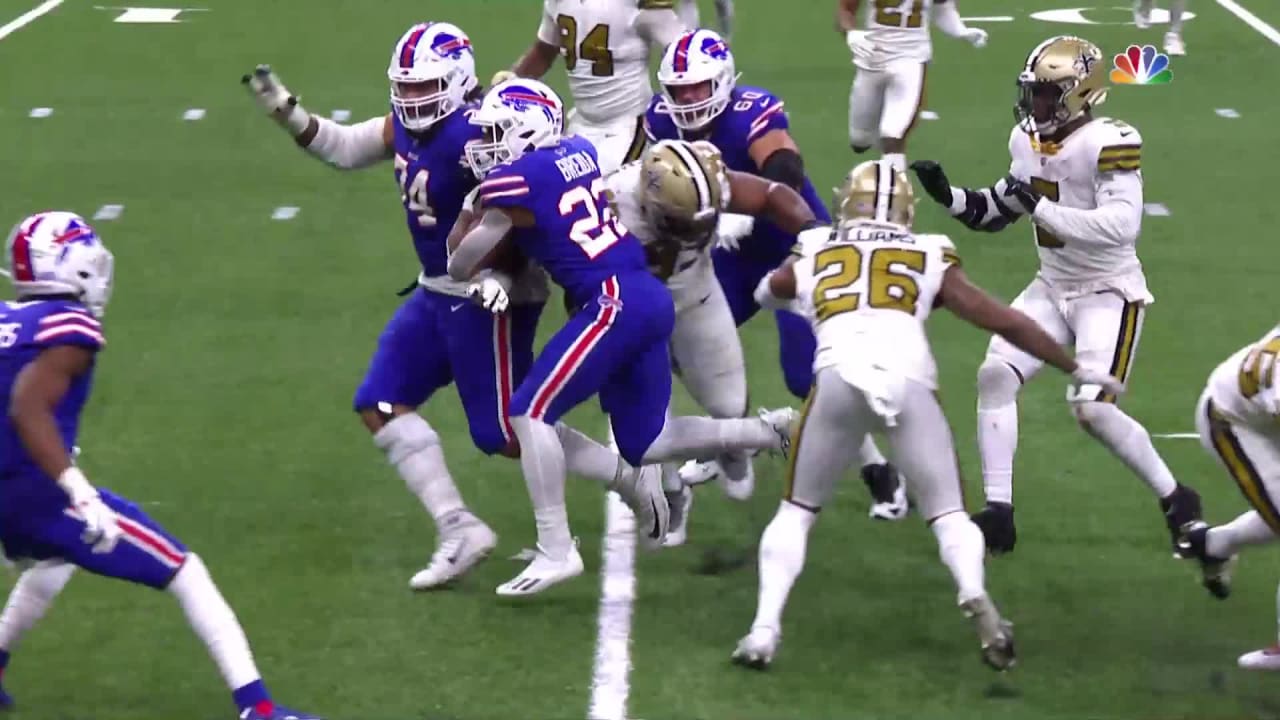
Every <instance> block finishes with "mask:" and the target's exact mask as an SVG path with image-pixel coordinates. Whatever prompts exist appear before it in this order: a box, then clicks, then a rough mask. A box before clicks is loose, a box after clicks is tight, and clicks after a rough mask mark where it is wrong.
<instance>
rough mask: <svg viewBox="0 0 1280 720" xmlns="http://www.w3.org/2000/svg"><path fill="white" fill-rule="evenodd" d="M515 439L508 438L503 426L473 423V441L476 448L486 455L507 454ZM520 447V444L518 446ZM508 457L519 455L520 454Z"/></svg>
mask: <svg viewBox="0 0 1280 720" xmlns="http://www.w3.org/2000/svg"><path fill="white" fill-rule="evenodd" d="M512 440H513V439H508V438H507V435H506V433H504V432H503V431H502V428H500V427H497V426H496V425H495V426H492V427H489V426H488V424H487V423H486V424H485V426H481V425H479V424H476V423H473V424H472V425H471V442H472V443H474V444H475V446H476V449H477V450H479V451H480V452H482V453H484V454H485V455H498V454H503V455H505V454H506V450H507V446H508V445H509V444H511V442H512ZM517 447H518V446H517ZM508 457H519V455H518V454H517V455H515V456H511V455H508Z"/></svg>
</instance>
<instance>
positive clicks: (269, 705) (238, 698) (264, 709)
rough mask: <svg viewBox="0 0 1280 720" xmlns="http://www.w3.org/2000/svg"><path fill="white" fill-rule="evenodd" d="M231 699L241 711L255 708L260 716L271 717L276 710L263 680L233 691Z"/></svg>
mask: <svg viewBox="0 0 1280 720" xmlns="http://www.w3.org/2000/svg"><path fill="white" fill-rule="evenodd" d="M231 699H232V701H234V702H235V704H236V707H238V708H240V710H241V711H244V710H248V709H249V708H253V709H254V710H256V711H257V712H258V714H260V715H270V714H271V712H272V711H273V710H275V703H273V702H271V693H269V692H267V686H266V685H265V684H263V682H262V680H261V678H259V679H258V680H254V681H253V682H251V683H247V684H245V685H241V686H240V687H238V688H236V689H235V690H233V691H231Z"/></svg>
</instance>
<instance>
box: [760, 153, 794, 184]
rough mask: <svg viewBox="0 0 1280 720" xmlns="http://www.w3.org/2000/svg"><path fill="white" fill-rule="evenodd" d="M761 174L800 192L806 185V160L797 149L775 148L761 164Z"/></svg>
mask: <svg viewBox="0 0 1280 720" xmlns="http://www.w3.org/2000/svg"><path fill="white" fill-rule="evenodd" d="M760 176H761V177H763V178H766V179H768V180H772V181H774V182H777V183H782V184H783V185H786V186H787V187H789V188H791V189H792V190H795V191H796V192H799V191H800V189H801V188H803V187H804V179H805V178H804V160H803V159H802V158H801V157H800V153H798V152H796V151H795V150H791V149H789V148H783V149H782V150H775V151H774V153H773V154H772V155H770V156H769V157H767V158H765V161H764V165H761V166H760Z"/></svg>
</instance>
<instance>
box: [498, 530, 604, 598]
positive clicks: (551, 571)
mask: <svg viewBox="0 0 1280 720" xmlns="http://www.w3.org/2000/svg"><path fill="white" fill-rule="evenodd" d="M582 569H583V568H582V555H581V554H579V553H578V543H577V541H576V540H575V541H574V543H573V544H572V545H570V546H569V554H568V555H565V556H564V558H563V559H561V560H556V559H553V558H552V557H550V556H548V555H547V553H546V551H545V550H543V549H542V546H538V547H537V548H535V549H534V551H533V562H531V563H529V566H528V567H526V568H525V569H524V570H523V571H521V572H520V574H519V575H517V576H515V577H514V578H511V579H510V580H508V581H507V582H505V583H503V584H501V585H499V586H498V590H497V592H498V594H499V595H502V596H505V597H514V596H518V595H536V594H538V593H540V592H542V591H543V590H546V589H547V588H549V587H551V586H553V585H558V584H560V583H562V582H564V581H565V580H572V579H573V578H576V577H578V576H579V575H581V574H582Z"/></svg>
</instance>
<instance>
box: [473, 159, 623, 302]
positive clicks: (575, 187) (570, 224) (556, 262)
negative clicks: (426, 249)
mask: <svg viewBox="0 0 1280 720" xmlns="http://www.w3.org/2000/svg"><path fill="white" fill-rule="evenodd" d="M479 202H480V206H481V207H482V208H487V207H500V208H523V209H525V210H528V211H529V212H531V213H533V216H534V225H533V226H531V227H526V228H517V229H516V230H515V232H514V235H513V237H514V240H515V242H516V244H517V246H518V247H519V248H520V250H521V252H523V253H524V255H525V257H527V258H529V259H530V260H533V261H535V262H537V263H538V264H539V265H541V266H542V267H543V268H544V269H545V270H546V271H547V273H548V274H549V275H550V276H551V279H552V280H554V281H555V282H556V284H557V285H559V286H560V287H562V288H564V290H565V293H567V294H568V296H569V299H570V301H571V302H573V303H574V304H581V303H584V302H586V301H588V300H590V299H591V297H592V296H594V295H595V294H596V293H597V292H599V290H600V284H601V283H603V282H604V281H605V279H606V278H608V277H609V276H611V275H618V274H622V273H627V272H632V271H639V272H642V273H644V272H648V266H647V263H646V261H645V254H644V248H643V247H641V245H640V241H639V240H637V239H636V237H635V236H634V235H632V234H631V233H630V232H629V231H627V229H626V227H624V226H623V225H622V223H620V222H618V220H617V218H616V217H614V215H613V210H612V209H611V208H610V206H609V200H608V197H607V192H606V188H605V184H604V180H603V179H601V177H600V167H599V165H598V164H597V161H596V149H595V146H593V145H592V144H591V143H590V141H588V140H585V139H583V138H580V137H577V136H570V137H566V138H564V139H563V140H561V141H560V144H558V145H556V146H554V147H549V148H539V149H537V150H534V151H532V152H530V153H528V154H526V155H523V156H521V157H519V158H516V159H515V160H513V161H511V162H509V163H507V164H505V165H499V166H498V167H496V168H494V169H493V170H491V171H490V172H489V174H488V175H487V176H485V179H484V182H482V183H480V193H479Z"/></svg>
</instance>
